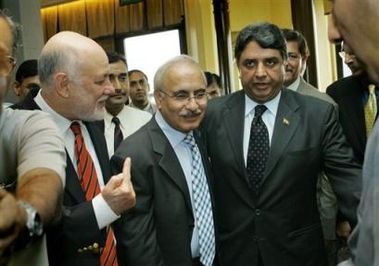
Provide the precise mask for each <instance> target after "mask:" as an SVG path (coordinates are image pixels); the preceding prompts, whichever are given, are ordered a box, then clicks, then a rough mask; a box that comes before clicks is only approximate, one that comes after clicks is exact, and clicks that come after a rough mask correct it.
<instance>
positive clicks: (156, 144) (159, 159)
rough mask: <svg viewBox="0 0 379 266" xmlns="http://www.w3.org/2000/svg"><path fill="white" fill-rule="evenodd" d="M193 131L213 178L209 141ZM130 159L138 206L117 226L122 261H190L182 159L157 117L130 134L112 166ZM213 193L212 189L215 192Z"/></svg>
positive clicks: (149, 264) (184, 264)
mask: <svg viewBox="0 0 379 266" xmlns="http://www.w3.org/2000/svg"><path fill="white" fill-rule="evenodd" d="M197 133H198V132H196V131H194V136H195V139H196V142H197V144H198V146H199V149H200V153H201V154H202V160H203V165H204V169H205V172H206V175H207V178H208V181H210V178H209V176H210V169H209V168H208V164H209V162H208V157H207V155H206V151H205V147H204V146H203V145H202V144H201V141H200V138H199V136H198V135H197ZM126 157H131V159H132V169H131V173H132V182H133V186H134V189H135V192H136V198H137V202H136V206H135V207H134V209H133V210H132V211H130V212H128V213H126V214H124V215H122V217H121V218H120V220H119V221H118V222H117V225H116V227H115V233H116V237H117V240H118V241H117V246H118V254H120V255H122V257H121V260H122V262H123V263H124V264H123V265H133V266H159V265H165V266H179V265H180V266H192V255H191V238H192V232H193V228H194V216H193V213H192V204H191V198H190V192H189V189H188V186H187V183H186V178H185V176H184V173H183V170H182V167H181V165H180V162H179V160H178V158H177V156H176V154H175V152H174V150H173V148H172V146H171V144H170V143H169V141H168V139H167V138H166V136H165V134H164V133H163V131H162V130H161V128H160V127H159V126H158V124H157V122H156V120H155V117H153V118H152V119H151V120H150V121H149V122H148V123H147V124H146V125H144V126H143V127H142V128H140V129H139V130H138V131H136V132H135V133H134V134H132V135H131V136H129V137H127V138H126V139H125V140H124V141H123V142H122V143H121V145H120V147H119V148H118V149H117V151H116V153H115V154H114V156H113V157H112V159H111V167H112V171H113V172H115V173H116V172H118V171H120V169H122V165H123V161H124V159H125V158H126ZM211 196H212V194H211Z"/></svg>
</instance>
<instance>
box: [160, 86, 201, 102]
mask: <svg viewBox="0 0 379 266" xmlns="http://www.w3.org/2000/svg"><path fill="white" fill-rule="evenodd" d="M159 91H160V92H163V93H164V94H165V95H167V96H168V97H170V98H173V99H174V100H175V101H177V102H178V103H180V104H182V105H186V104H188V103H189V102H190V101H191V99H194V100H195V101H196V103H198V104H202V103H205V102H206V101H207V98H208V96H207V92H206V91H205V90H198V91H195V93H194V96H192V97H191V96H190V94H189V93H188V92H185V91H178V92H176V93H174V94H173V95H171V94H169V93H167V92H165V91H164V90H162V89H159Z"/></svg>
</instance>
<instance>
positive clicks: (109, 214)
mask: <svg viewBox="0 0 379 266" xmlns="http://www.w3.org/2000/svg"><path fill="white" fill-rule="evenodd" d="M92 206H93V209H94V211H95V216H96V220H97V225H98V226H99V229H100V230H101V229H103V228H105V227H106V226H107V225H108V224H111V223H113V222H114V221H116V220H117V219H118V218H120V215H117V214H115V213H114V212H113V210H112V209H111V207H109V205H108V203H107V202H106V201H105V200H104V198H103V195H102V194H101V193H100V194H98V195H97V196H96V197H94V198H93V199H92Z"/></svg>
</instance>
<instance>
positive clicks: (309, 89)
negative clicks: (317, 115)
mask: <svg viewBox="0 0 379 266" xmlns="http://www.w3.org/2000/svg"><path fill="white" fill-rule="evenodd" d="M296 91H297V92H298V93H301V94H304V95H308V96H312V97H316V98H318V99H321V100H324V101H327V102H329V103H332V104H333V105H336V102H335V101H334V100H333V99H332V98H331V97H330V96H329V95H328V94H326V93H323V92H321V91H319V90H318V89H317V88H315V87H313V86H312V85H311V84H309V83H307V82H306V81H305V80H304V79H303V78H300V83H299V87H298V88H297V90H296Z"/></svg>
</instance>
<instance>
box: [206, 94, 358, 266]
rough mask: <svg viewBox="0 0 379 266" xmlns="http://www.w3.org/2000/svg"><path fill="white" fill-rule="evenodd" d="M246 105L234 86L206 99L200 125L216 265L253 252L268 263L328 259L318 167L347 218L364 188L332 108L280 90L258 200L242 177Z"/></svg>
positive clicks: (249, 258) (252, 261)
mask: <svg viewBox="0 0 379 266" xmlns="http://www.w3.org/2000/svg"><path fill="white" fill-rule="evenodd" d="M244 111H245V93H244V92H243V91H238V92H235V93H233V94H231V95H228V96H225V97H222V98H220V99H215V100H212V101H210V102H209V104H208V109H207V113H206V119H205V121H204V125H203V130H204V134H205V136H206V142H207V148H208V153H209V156H210V159H211V162H212V170H213V174H214V178H215V181H214V195H215V202H216V216H217V226H218V230H219V248H220V249H219V250H220V258H221V265H257V263H258V262H257V256H258V252H260V254H261V256H262V260H263V262H264V265H267V266H271V265H278V262H280V265H284V266H293V265H302V266H304V265H307V266H316V265H317V266H324V265H326V254H325V250H324V240H323V235H322V229H321V223H320V218H319V212H318V208H317V201H316V191H317V190H316V183H317V179H318V173H320V171H321V170H324V171H325V173H326V174H327V176H328V177H329V179H330V182H331V184H332V187H333V189H334V191H335V193H336V195H337V197H338V198H339V199H340V200H341V212H342V213H343V214H344V215H345V216H346V217H347V218H348V219H349V221H351V222H352V224H355V223H356V208H357V205H358V201H359V197H360V194H359V193H360V189H361V183H360V182H361V179H360V175H361V169H360V167H359V165H357V164H356V163H355V161H354V160H353V159H352V157H353V156H352V151H351V148H350V147H349V146H348V145H347V144H346V140H345V138H344V136H343V134H342V129H341V126H340V124H339V121H338V115H337V110H336V108H335V107H334V106H333V105H332V104H331V103H328V102H326V101H324V100H321V99H317V98H315V97H309V96H305V95H302V94H300V93H297V92H293V91H290V90H288V89H282V92H281V98H280V100H279V105H278V110H277V113H276V118H275V125H274V130H273V135H272V139H271V144H270V151H269V155H268V159H267V165H266V169H265V172H264V177H263V180H262V182H261V188H260V193H259V195H258V197H257V198H254V197H253V195H252V192H251V190H250V185H249V182H248V180H247V175H246V167H245V159H244V154H243V134H244V133H243V132H244V117H245V116H244V115H245V113H244ZM294 206H296V208H294ZM310 243H312V245H311V246H310V245H309V244H310Z"/></svg>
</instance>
